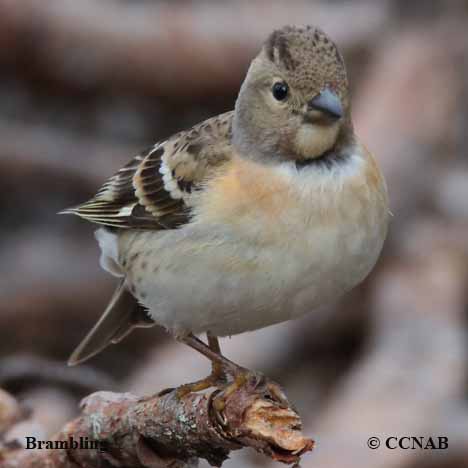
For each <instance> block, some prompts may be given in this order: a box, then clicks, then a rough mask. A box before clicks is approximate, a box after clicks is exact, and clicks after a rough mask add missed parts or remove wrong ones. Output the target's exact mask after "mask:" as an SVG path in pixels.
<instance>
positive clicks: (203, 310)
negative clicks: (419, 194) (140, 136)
mask: <svg viewBox="0 0 468 468" xmlns="http://www.w3.org/2000/svg"><path fill="white" fill-rule="evenodd" d="M64 212H65V213H73V214H75V215H78V216H80V217H82V218H84V219H86V220H89V221H91V222H94V223H97V224H100V225H102V227H101V228H99V229H98V230H97V231H96V238H97V241H98V243H99V245H100V248H101V259H100V262H101V265H102V267H103V268H104V269H105V270H107V271H108V272H109V273H111V274H113V275H114V276H117V277H119V278H120V283H119V285H118V287H117V289H116V292H115V293H114V296H113V297H112V300H111V302H110V304H109V305H108V307H107V309H106V310H105V312H104V314H103V315H102V317H101V318H100V320H99V321H98V322H97V324H96V325H95V327H94V328H93V329H92V330H91V332H90V333H89V334H88V336H87V337H86V338H85V339H84V341H83V342H82V343H81V344H80V345H79V346H78V348H77V349H76V350H75V352H74V353H73V354H72V356H71V358H70V361H69V363H70V364H76V363H79V362H81V361H84V360H86V359H88V358H89V357H91V356H93V355H94V354H96V353H97V352H99V351H101V350H102V349H103V348H104V347H106V346H107V345H108V344H110V343H116V342H118V341H120V340H121V339H122V338H123V337H124V336H126V335H127V334H128V332H129V331H131V330H132V329H133V328H134V327H140V326H143V327H146V326H152V325H154V324H158V325H161V326H163V327H165V328H166V329H167V330H168V331H169V332H170V333H171V334H172V335H173V336H174V337H176V338H177V339H178V340H180V341H182V342H184V343H186V344H188V345H189V346H191V347H193V348H195V349H196V350H198V351H199V352H201V353H203V354H204V355H205V356H207V357H208V358H209V359H210V360H211V361H212V362H213V363H214V365H213V373H212V375H211V376H210V378H207V379H204V380H203V381H201V384H200V386H199V387H196V388H201V387H202V386H203V384H209V383H210V382H213V378H215V377H216V378H219V377H220V375H221V373H222V369H225V370H226V369H228V370H231V371H232V372H234V373H235V372H236V371H238V370H239V369H240V368H239V367H237V366H236V365H235V364H234V363H233V362H231V361H229V360H228V359H226V358H225V357H224V356H222V354H221V352H220V349H219V343H218V339H217V338H218V337H223V336H229V335H234V334H237V333H242V332H245V331H247V330H255V329H258V328H262V327H266V326H268V325H272V324H275V323H279V322H284V321H286V320H290V319H293V318H296V317H300V316H302V315H304V314H306V313H308V312H310V311H313V310H314V308H316V307H318V306H320V305H322V304H324V303H327V302H330V301H333V300H335V299H336V298H337V297H338V296H340V295H342V294H343V293H345V292H346V291H349V290H350V289H351V288H353V287H354V286H356V285H357V284H358V283H360V282H361V281H362V280H363V279H364V278H365V277H366V276H367V274H368V273H369V272H370V270H371V269H372V268H373V266H374V264H375V262H376V261H377V258H378V256H379V254H380V251H381V249H382V245H383V242H384V239H385V237H386V232H387V223H388V214H389V211H388V200H387V191H386V186H385V181H384V179H383V177H382V175H381V173H380V171H379V168H378V166H377V163H376V161H375V159H374V158H373V157H372V155H371V154H370V153H369V152H368V151H367V150H366V148H365V147H364V146H363V145H362V144H361V143H360V142H359V140H358V139H357V137H356V136H355V134H354V131H353V125H352V121H351V113H350V99H349V90H348V82H347V77H346V70H345V65H344V61H343V58H342V56H341V54H340V52H339V51H338V49H337V47H336V45H335V44H334V43H333V42H332V41H331V40H330V39H329V38H328V37H327V35H326V34H325V33H323V32H322V31H321V30H319V29H317V28H314V27H311V26H308V27H304V28H299V27H291V26H286V27H284V28H282V29H280V30H277V31H274V32H273V33H272V34H271V35H270V36H269V38H268V39H267V40H266V42H265V43H264V45H263V47H262V49H261V50H260V52H259V54H258V55H257V57H256V58H255V59H254V60H253V62H252V63H251V65H250V67H249V70H248V73H247V76H246V78H245V81H244V83H243V84H242V86H241V89H240V93H239V96H238V99H237V101H236V104H235V109H234V111H231V112H227V113H225V114H222V115H218V116H216V117H213V118H210V119H208V120H206V121H204V122H202V123H200V124H198V125H195V126H194V127H192V128H191V129H189V130H186V131H182V132H180V133H177V134H176V135H174V136H172V137H170V138H169V139H167V140H165V141H162V142H160V143H157V144H155V145H154V146H153V147H152V148H150V149H149V150H148V151H147V152H145V153H142V154H140V155H138V156H136V157H135V158H134V159H133V160H131V161H130V162H129V163H128V164H127V165H126V166H124V167H123V168H122V169H120V171H118V172H117V173H116V174H115V175H114V176H113V177H111V178H110V179H109V180H108V181H107V182H105V183H104V185H103V186H102V187H101V189H100V190H99V191H98V192H97V194H96V195H95V196H94V197H93V198H92V199H90V200H89V201H87V202H85V203H83V204H81V205H79V206H77V207H74V208H70V209H68V210H65V211H64ZM202 332H206V333H207V334H208V345H207V344H205V343H204V342H202V341H201V340H200V339H198V338H196V337H195V335H197V334H200V333H202ZM210 379H211V380H210Z"/></svg>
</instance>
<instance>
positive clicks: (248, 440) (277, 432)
mask: <svg viewBox="0 0 468 468" xmlns="http://www.w3.org/2000/svg"><path fill="white" fill-rule="evenodd" d="M272 388H277V386H276V384H273V383H272V382H269V381H268V380H266V379H265V378H252V379H250V380H249V382H247V383H246V384H245V385H244V386H242V387H241V388H239V389H237V390H235V391H234V392H232V393H231V394H230V395H228V396H226V400H225V403H226V404H225V407H224V409H223V411H222V413H218V412H217V411H216V410H215V408H214V407H213V404H212V403H213V398H214V397H215V396H216V395H218V393H219V390H212V391H211V392H209V393H205V394H200V393H189V394H187V395H185V396H183V397H180V398H179V397H178V396H177V395H176V391H175V390H171V391H169V392H164V393H162V394H158V395H156V396H152V397H143V398H139V397H136V396H135V395H132V394H129V393H122V394H119V393H111V392H98V393H94V394H92V395H90V396H89V397H87V398H86V399H85V400H83V402H82V414H81V416H79V417H78V418H77V419H75V420H73V421H71V422H70V423H68V424H67V425H66V426H65V427H64V428H63V429H62V431H60V432H59V433H58V434H56V435H55V436H54V437H53V438H52V439H51V440H53V441H68V443H69V444H70V440H71V439H72V440H74V441H75V442H76V443H78V444H79V443H80V441H81V446H82V448H75V449H70V448H68V447H63V448H54V449H51V448H50V447H49V450H37V451H29V450H25V449H22V448H21V449H19V448H17V447H14V448H13V449H10V450H9V451H8V452H4V454H3V457H4V464H2V467H4V468H14V467H19V466H21V467H22V468H32V467H36V466H47V467H51V468H59V467H60V468H71V467H73V468H77V467H98V466H99V467H101V466H108V465H110V466H132V467H134V468H139V467H145V468H149V467H169V466H170V467H171V468H172V467H175V466H185V465H187V464H190V463H192V462H193V461H194V460H196V459H198V458H204V459H206V460H207V461H208V462H209V463H210V464H211V465H213V466H221V464H222V463H223V461H224V460H226V458H227V457H228V455H229V452H230V451H232V450H238V449H241V448H242V447H252V448H254V449H255V450H256V451H258V452H261V453H264V454H265V455H268V456H269V457H271V458H272V459H274V460H277V461H280V462H283V463H296V462H298V461H299V458H300V456H301V455H302V454H303V453H305V452H307V451H309V450H312V448H313V445H314V442H313V441H312V440H310V439H307V438H305V437H304V436H303V435H302V433H301V420H300V418H299V416H298V414H297V413H296V411H295V410H294V409H293V408H292V407H291V405H289V404H287V403H285V402H284V401H283V400H282V401H281V402H280V401H279V400H278V398H277V397H276V394H277V393H276V391H272ZM70 438H71V439H70ZM85 444H87V447H88V448H84V445H85ZM91 444H93V447H94V448H89V447H91ZM0 457H1V453H0ZM106 463H107V464H106Z"/></svg>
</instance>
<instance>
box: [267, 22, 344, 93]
mask: <svg viewBox="0 0 468 468" xmlns="http://www.w3.org/2000/svg"><path fill="white" fill-rule="evenodd" d="M265 52H266V55H267V57H268V58H269V59H270V60H271V61H272V62H273V63H274V64H275V65H276V66H277V67H278V68H279V69H280V70H284V71H285V73H286V74H287V76H288V77H289V78H290V80H291V81H292V83H291V84H292V85H293V86H294V87H296V88H297V89H300V90H303V91H305V92H307V91H308V90H309V89H311V90H314V91H315V90H318V89H319V88H320V87H322V86H330V87H331V88H332V89H334V90H335V91H336V92H337V93H338V94H339V95H341V96H342V97H344V95H345V94H346V92H347V87H348V82H347V79H346V69H345V65H344V61H343V57H342V56H341V54H340V52H339V51H338V48H337V47H336V45H335V43H334V42H333V41H332V40H331V39H330V38H329V37H328V36H327V35H326V34H325V33H324V32H323V31H321V30H320V29H318V28H315V27H313V26H307V27H303V28H300V27H294V26H286V27H284V28H282V29H278V30H276V31H273V33H272V34H270V36H269V38H268V39H267V41H266V42H265Z"/></svg>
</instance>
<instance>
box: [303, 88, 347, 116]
mask: <svg viewBox="0 0 468 468" xmlns="http://www.w3.org/2000/svg"><path fill="white" fill-rule="evenodd" d="M307 108H308V109H309V110H316V111H319V112H323V113H324V114H325V115H327V117H330V118H332V119H335V120H338V119H340V118H341V117H343V106H342V104H341V101H340V98H339V97H338V96H337V95H336V93H334V92H333V91H331V90H330V89H329V88H325V89H324V90H323V91H322V92H321V93H320V94H317V96H315V97H314V98H312V99H311V100H310V101H309V102H308V103H307Z"/></svg>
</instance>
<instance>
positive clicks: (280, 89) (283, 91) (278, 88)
mask: <svg viewBox="0 0 468 468" xmlns="http://www.w3.org/2000/svg"><path fill="white" fill-rule="evenodd" d="M288 91H289V87H288V85H287V84H286V83H284V82H277V83H275V84H274V85H273V88H272V90H271V92H272V93H273V97H274V98H275V99H276V100H277V101H284V100H285V99H286V98H287V96H288Z"/></svg>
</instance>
